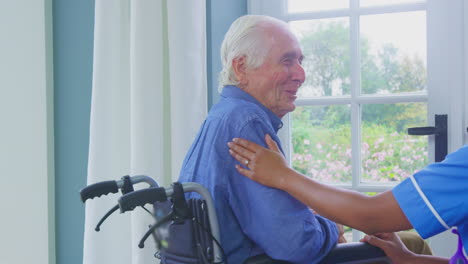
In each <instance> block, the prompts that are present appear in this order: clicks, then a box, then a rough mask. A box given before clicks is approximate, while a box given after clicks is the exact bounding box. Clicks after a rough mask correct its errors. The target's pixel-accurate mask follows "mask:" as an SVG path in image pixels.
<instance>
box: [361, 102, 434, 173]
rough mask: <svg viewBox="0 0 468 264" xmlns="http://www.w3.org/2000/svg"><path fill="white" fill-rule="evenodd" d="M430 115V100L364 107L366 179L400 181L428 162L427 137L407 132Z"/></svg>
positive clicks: (363, 159) (363, 153)
mask: <svg viewBox="0 0 468 264" xmlns="http://www.w3.org/2000/svg"><path fill="white" fill-rule="evenodd" d="M426 116H427V106H426V103H398V104H375V105H363V106H362V147H361V154H362V168H363V170H362V181H363V182H392V181H397V182H399V181H401V180H403V179H405V178H407V177H409V176H411V175H413V174H414V173H415V172H416V171H417V170H419V169H421V168H423V167H424V166H426V165H427V161H428V159H427V137H423V136H409V135H408V134H407V129H408V128H409V127H416V126H426V125H427V118H426Z"/></svg>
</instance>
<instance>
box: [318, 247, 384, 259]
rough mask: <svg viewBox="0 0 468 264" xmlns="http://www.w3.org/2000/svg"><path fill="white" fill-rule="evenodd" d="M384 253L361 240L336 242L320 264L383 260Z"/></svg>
mask: <svg viewBox="0 0 468 264" xmlns="http://www.w3.org/2000/svg"><path fill="white" fill-rule="evenodd" d="M385 259H386V255H385V252H383V250H381V249H380V248H378V247H375V246H372V245H370V244H367V243H363V242H351V243H341V244H336V246H335V247H334V248H333V249H332V250H331V251H330V252H329V253H328V255H327V256H326V257H325V258H324V259H323V260H322V261H321V262H320V264H336V263H348V262H350V263H351V262H352V263H357V261H361V262H362V263H367V262H369V261H382V260H384V261H385Z"/></svg>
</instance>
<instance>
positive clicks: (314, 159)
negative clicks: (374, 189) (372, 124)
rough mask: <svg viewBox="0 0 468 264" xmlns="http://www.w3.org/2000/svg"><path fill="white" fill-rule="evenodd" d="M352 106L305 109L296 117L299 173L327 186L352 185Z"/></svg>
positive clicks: (294, 133) (295, 155)
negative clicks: (329, 184) (331, 184)
mask: <svg viewBox="0 0 468 264" xmlns="http://www.w3.org/2000/svg"><path fill="white" fill-rule="evenodd" d="M350 113H351V111H350V106H349V105H330V106H301V107H297V108H296V110H294V112H293V113H292V115H291V116H292V141H293V155H292V164H293V167H294V169H295V170H297V171H299V172H301V173H303V174H305V175H308V176H311V177H313V178H314V179H316V180H319V181H322V182H327V183H350V182H351V126H350V118H351V116H350Z"/></svg>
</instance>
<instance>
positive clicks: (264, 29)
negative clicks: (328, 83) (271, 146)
mask: <svg viewBox="0 0 468 264" xmlns="http://www.w3.org/2000/svg"><path fill="white" fill-rule="evenodd" d="M302 58H303V55H302V51H301V48H300V46H299V43H298V41H297V39H296V37H295V36H294V35H293V34H292V33H291V31H290V30H289V28H288V25H287V24H286V23H284V22H282V21H280V20H277V19H274V18H271V17H267V16H253V15H248V16H243V17H240V18H238V19H237V20H236V21H234V23H233V24H232V25H231V27H230V29H229V31H228V32H227V33H226V36H225V38H224V41H223V44H222V47H221V60H222V63H223V70H222V72H221V73H220V88H222V90H221V100H220V102H219V103H218V104H216V105H214V106H213V108H212V109H211V111H210V113H209V115H208V117H207V118H206V120H205V122H204V123H203V125H202V127H201V129H200V131H199V133H198V135H197V137H196V139H195V141H194V143H193V145H192V146H191V148H190V150H189V151H188V153H187V156H186V158H185V161H184V163H183V166H182V170H181V173H180V179H179V180H180V181H181V182H198V183H200V184H202V185H204V186H205V187H206V188H207V189H208V190H209V191H210V192H211V195H212V196H213V199H214V201H215V206H216V211H217V214H218V220H219V222H220V223H221V224H220V225H221V226H220V229H221V230H220V231H221V245H222V246H223V248H224V251H225V253H226V255H227V257H228V261H229V263H234V264H239V263H243V262H244V261H245V260H246V259H247V258H249V257H252V256H256V255H259V254H264V253H266V254H267V255H269V256H270V257H271V258H273V259H277V260H283V261H287V262H292V263H317V262H319V261H320V259H321V258H322V257H324V256H325V255H326V254H327V252H328V251H329V250H330V249H331V248H332V247H333V246H334V245H335V244H336V243H337V240H338V238H339V236H340V234H339V233H340V232H339V230H338V228H337V225H336V224H335V223H334V222H332V221H330V220H328V219H326V218H323V217H321V216H318V215H314V214H313V213H312V212H311V210H309V208H308V207H307V206H305V205H304V204H302V203H301V202H299V201H298V200H296V199H295V198H293V197H292V196H290V195H289V194H287V193H286V192H284V191H281V190H278V189H274V188H269V187H266V186H263V185H260V184H258V183H256V182H254V181H252V180H250V179H248V178H246V177H241V176H240V175H239V173H238V172H237V170H236V169H235V168H234V164H235V163H236V161H235V160H234V159H233V158H232V157H231V156H230V155H229V152H228V146H227V143H228V142H229V141H230V140H231V139H232V138H234V137H241V138H245V139H248V140H250V141H253V142H256V143H257V144H259V145H265V144H264V135H265V134H269V135H271V137H272V138H273V139H274V140H275V141H276V142H278V145H280V146H281V144H280V143H279V139H278V137H277V134H276V133H277V132H278V130H279V129H280V128H281V127H282V125H283V124H282V122H281V118H282V117H283V116H284V115H285V114H287V113H288V112H291V111H293V110H294V109H295V104H294V101H295V100H296V93H297V91H298V89H299V87H300V86H301V85H302V83H303V82H304V79H305V73H304V69H303V68H302V66H301V62H302ZM244 165H248V164H244Z"/></svg>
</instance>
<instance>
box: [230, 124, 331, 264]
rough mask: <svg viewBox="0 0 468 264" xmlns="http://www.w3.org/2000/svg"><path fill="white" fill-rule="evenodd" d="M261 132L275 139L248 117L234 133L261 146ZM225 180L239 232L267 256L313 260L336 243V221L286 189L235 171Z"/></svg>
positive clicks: (322, 255)
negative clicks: (318, 212) (268, 184)
mask: <svg viewBox="0 0 468 264" xmlns="http://www.w3.org/2000/svg"><path fill="white" fill-rule="evenodd" d="M265 133H269V134H270V135H271V136H272V137H273V138H274V139H277V137H276V135H275V133H273V131H272V130H270V129H268V126H266V124H264V123H263V122H261V121H250V122H249V123H248V125H247V126H246V127H244V128H243V129H242V130H241V131H240V135H237V136H238V137H242V138H245V139H247V140H250V141H253V142H255V143H257V144H259V145H262V146H265V142H264V135H265ZM229 180H230V184H229V188H230V191H229V193H230V194H229V202H230V205H231V207H232V210H233V211H234V214H235V216H236V218H237V220H238V222H239V224H240V225H241V227H242V230H243V232H244V233H245V234H246V235H247V236H248V237H249V238H250V239H252V240H253V241H254V242H255V243H256V244H257V245H259V247H261V248H262V249H263V250H264V251H265V253H266V254H267V255H269V256H270V257H272V258H274V259H277V260H285V261H288V262H293V263H317V262H319V261H320V260H321V259H322V258H323V257H324V256H325V255H326V254H327V253H328V252H329V251H330V250H331V249H332V247H333V246H334V245H335V244H336V242H337V238H338V230H337V227H336V224H335V223H334V222H332V221H330V220H328V219H326V218H323V217H321V216H318V215H314V214H313V213H312V211H311V210H310V209H309V208H308V207H306V206H305V205H304V204H302V203H301V202H299V201H298V200H296V199H295V198H294V197H292V196H291V195H289V194H288V193H286V192H284V191H281V190H279V189H274V188H269V187H266V186H263V185H261V184H258V183H256V182H254V181H252V180H250V179H248V178H247V177H244V176H242V175H240V174H239V173H237V171H235V172H234V173H233V175H231V178H230V179H229Z"/></svg>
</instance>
